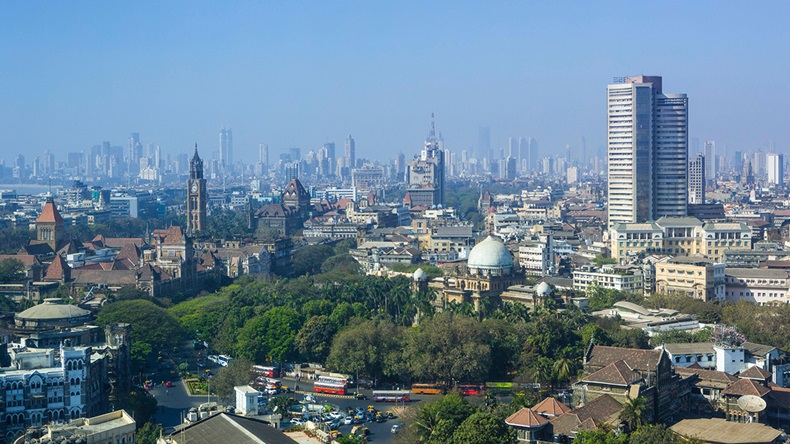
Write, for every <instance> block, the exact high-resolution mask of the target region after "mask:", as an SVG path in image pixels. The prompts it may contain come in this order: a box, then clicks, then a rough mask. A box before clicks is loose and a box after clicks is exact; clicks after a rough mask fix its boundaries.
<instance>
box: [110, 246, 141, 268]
mask: <svg viewBox="0 0 790 444" xmlns="http://www.w3.org/2000/svg"><path fill="white" fill-rule="evenodd" d="M141 254H142V252H141V251H140V249H139V248H138V247H137V245H135V244H134V243H132V242H128V243H127V244H126V245H124V246H123V248H121V251H119V252H118V255H117V256H115V260H116V261H124V260H125V261H128V262H129V263H130V264H131V265H132V266H137V264H139V263H140V256H141Z"/></svg>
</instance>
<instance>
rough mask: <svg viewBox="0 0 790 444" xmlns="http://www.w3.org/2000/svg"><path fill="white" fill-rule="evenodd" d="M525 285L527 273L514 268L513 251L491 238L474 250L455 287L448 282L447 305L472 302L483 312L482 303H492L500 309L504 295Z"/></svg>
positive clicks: (496, 239)
mask: <svg viewBox="0 0 790 444" xmlns="http://www.w3.org/2000/svg"><path fill="white" fill-rule="evenodd" d="M524 282H525V276H524V272H523V271H522V270H521V269H520V267H518V266H517V265H515V264H514V261H513V255H512V254H511V253H510V250H508V249H507V247H506V246H505V244H504V243H503V242H502V240H500V239H499V238H498V237H496V236H491V235H490V236H488V237H486V238H485V239H483V240H482V241H480V242H479V243H478V244H477V245H475V247H474V248H472V251H471V252H470V253H469V258H468V259H467V265H466V267H464V268H463V269H458V270H457V271H456V277H455V279H454V282H453V283H454V285H451V282H450V281H448V283H447V285H446V286H445V288H444V289H443V294H444V302H445V304H448V303H451V302H458V303H462V302H471V303H472V304H474V306H475V310H479V309H480V302H481V300H482V299H488V302H490V303H491V305H493V306H497V305H499V303H500V302H501V300H500V298H499V296H500V295H501V294H502V292H503V291H505V290H506V289H507V288H508V287H510V286H512V285H523V284H524Z"/></svg>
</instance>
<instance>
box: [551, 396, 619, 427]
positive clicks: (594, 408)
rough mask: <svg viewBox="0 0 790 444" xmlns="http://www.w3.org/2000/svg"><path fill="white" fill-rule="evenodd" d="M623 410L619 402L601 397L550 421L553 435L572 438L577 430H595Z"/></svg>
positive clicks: (607, 397) (608, 397) (609, 397)
mask: <svg viewBox="0 0 790 444" xmlns="http://www.w3.org/2000/svg"><path fill="white" fill-rule="evenodd" d="M622 409H623V406H622V405H620V403H619V402H617V401H615V399H614V398H612V397H611V396H609V395H602V396H600V397H598V398H596V399H594V400H593V401H591V402H590V403H588V404H587V405H585V406H584V407H579V408H578V409H576V410H573V411H572V412H571V413H567V414H565V415H562V416H559V417H557V418H554V419H552V420H551V425H552V428H553V430H554V434H555V435H565V436H573V435H574V434H575V433H576V431H577V430H579V429H589V428H590V427H595V428H597V427H598V425H599V424H602V423H605V422H608V421H611V420H612V419H613V417H614V416H615V415H616V414H617V413H618V412H620V410H622Z"/></svg>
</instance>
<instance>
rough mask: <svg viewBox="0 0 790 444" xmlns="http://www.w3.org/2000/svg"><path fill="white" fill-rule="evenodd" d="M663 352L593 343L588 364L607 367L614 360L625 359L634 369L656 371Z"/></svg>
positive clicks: (588, 356)
mask: <svg viewBox="0 0 790 444" xmlns="http://www.w3.org/2000/svg"><path fill="white" fill-rule="evenodd" d="M663 353H664V352H663V350H642V349H638V348H620V347H607V346H604V345H597V344H593V346H592V349H591V350H590V351H589V352H588V355H587V362H586V364H587V365H591V366H595V367H606V366H607V365H609V364H611V363H613V362H616V361H620V360H623V361H625V363H626V364H628V366H629V367H630V368H631V369H633V370H638V371H640V372H642V371H649V370H652V371H655V370H656V368H658V364H659V362H660V361H661V356H662V354H663Z"/></svg>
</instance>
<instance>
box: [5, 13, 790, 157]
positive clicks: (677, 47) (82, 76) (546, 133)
mask: <svg viewBox="0 0 790 444" xmlns="http://www.w3.org/2000/svg"><path fill="white" fill-rule="evenodd" d="M788 17H790V2H779V1H777V2H735V1H716V2H703V1H680V2H666V1H658V2H656V1H653V2H638V1H637V2H615V1H606V2H604V1H583V2H555V1H546V2H526V1H517V2H498V1H495V2H491V1H486V2H483V1H479V2H458V1H452V2H450V1H448V2H439V1H435V2H424V1H419V2H405V1H395V2H376V1H360V2H344V1H320V2H318V1H316V2H291V1H281V2H265V3H259V2H242V1H238V2H217V1H211V2H197V1H189V2H177V1H164V2H162V1H156V2H140V1H135V2H115V1H99V2H88V1H74V2H70V1H51V2H45V1H41V2H28V1H2V2H0V131H2V137H1V138H0V158H5V159H7V161H9V160H11V159H13V157H15V155H16V154H17V153H19V152H23V153H24V154H25V155H26V156H27V160H28V162H30V160H32V157H33V156H34V155H40V153H43V151H44V150H45V149H50V150H52V151H54V152H55V153H56V155H57V156H58V158H59V159H63V156H65V153H66V152H68V151H76V150H83V149H88V148H89V147H90V146H91V145H95V144H98V143H99V142H101V141H102V140H109V141H111V142H112V143H113V144H116V145H124V146H126V143H127V138H128V136H129V133H130V132H133V131H135V132H139V133H140V134H141V139H142V142H143V143H144V144H145V143H155V144H159V145H161V147H162V149H163V151H164V152H169V153H177V152H182V151H188V150H189V149H190V147H191V146H192V145H193V143H194V142H195V141H197V142H198V144H199V145H200V146H201V152H203V153H204V157H208V156H209V155H210V152H211V151H214V150H216V146H217V144H218V142H217V140H218V130H219V128H220V127H221V126H223V125H228V126H230V127H232V128H233V136H234V149H235V153H236V158H237V159H244V160H245V161H255V160H257V146H258V144H259V143H262V142H264V143H268V144H269V146H270V150H271V152H272V155H273V156H274V155H276V154H277V153H278V152H280V151H281V150H284V149H286V148H288V147H290V146H298V147H301V148H302V153H306V152H307V151H308V150H309V149H310V148H318V147H320V146H321V144H322V143H323V142H325V141H327V140H333V141H335V142H336V144H337V146H338V153H340V152H342V145H343V138H344V137H345V135H346V134H349V133H350V134H352V135H353V136H354V138H355V139H356V141H357V153H358V154H357V155H358V156H359V157H370V158H374V159H382V160H383V159H388V158H390V157H392V156H393V155H394V153H395V152H397V151H403V152H404V153H406V154H407V156H410V155H412V154H413V153H416V152H417V151H418V150H419V149H420V147H421V145H422V140H423V139H424V137H425V134H426V131H427V130H428V127H429V124H430V115H431V112H435V113H436V124H437V129H439V130H441V131H442V133H443V135H444V138H445V141H446V145H447V146H448V147H450V148H451V149H459V150H460V149H467V148H473V147H475V146H476V145H477V134H478V128H479V127H480V126H483V125H487V126H490V128H491V138H492V145H493V146H494V147H500V146H504V145H505V144H506V143H507V137H508V136H534V137H537V138H538V140H539V141H540V146H541V149H542V150H543V152H542V154H545V153H546V152H547V151H549V150H558V151H559V150H563V151H564V149H563V148H562V147H564V145H565V144H566V143H571V144H574V145H575V144H577V143H578V140H579V136H582V135H583V136H585V137H586V138H587V146H588V151H589V152H592V151H593V150H594V149H596V148H598V147H603V146H604V143H605V140H604V134H605V92H606V85H607V84H608V83H610V82H611V80H612V77H614V76H625V75H634V74H640V73H643V74H655V75H662V76H663V77H664V90H665V91H666V92H677V93H687V94H688V95H689V113H690V133H691V137H698V138H699V139H700V140H704V139H714V140H716V141H717V143H718V144H719V146H722V145H727V146H728V147H729V150H730V151H733V150H735V149H741V148H746V149H751V148H755V147H759V146H767V143H768V142H767V141H768V139H773V140H774V141H775V143H776V147H777V149H779V150H782V151H786V152H787V151H788V150H787V148H788V144H790V125H789V124H788V115H789V113H788V104H789V103H790V93H789V92H788V91H790V88H788V82H789V81H790V79H789V78H788V73H789V72H790V56H788V54H789V53H790V26H788Z"/></svg>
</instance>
